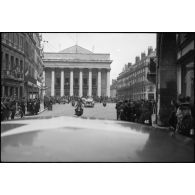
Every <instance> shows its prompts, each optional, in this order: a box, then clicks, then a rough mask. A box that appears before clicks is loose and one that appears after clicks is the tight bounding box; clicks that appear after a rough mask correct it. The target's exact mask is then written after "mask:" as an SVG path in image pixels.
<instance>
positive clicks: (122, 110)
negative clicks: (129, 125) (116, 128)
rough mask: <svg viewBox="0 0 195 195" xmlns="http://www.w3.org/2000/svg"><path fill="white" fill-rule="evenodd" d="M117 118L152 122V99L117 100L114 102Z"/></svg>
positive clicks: (153, 104)
mask: <svg viewBox="0 0 195 195" xmlns="http://www.w3.org/2000/svg"><path fill="white" fill-rule="evenodd" d="M115 108H116V113H117V120H123V121H130V122H137V123H143V124H145V123H147V124H149V125H151V124H152V114H153V111H154V108H155V102H154V100H138V101H133V100H119V101H117V103H116V107H115Z"/></svg>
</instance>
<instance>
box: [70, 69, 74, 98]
mask: <svg viewBox="0 0 195 195" xmlns="http://www.w3.org/2000/svg"><path fill="white" fill-rule="evenodd" d="M70 96H73V69H70Z"/></svg>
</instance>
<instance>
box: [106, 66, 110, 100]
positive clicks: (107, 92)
mask: <svg viewBox="0 0 195 195" xmlns="http://www.w3.org/2000/svg"><path fill="white" fill-rule="evenodd" d="M106 84H107V88H106V96H108V97H110V69H109V70H107V82H106Z"/></svg>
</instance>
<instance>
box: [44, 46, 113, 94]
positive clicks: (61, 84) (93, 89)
mask: <svg viewBox="0 0 195 195" xmlns="http://www.w3.org/2000/svg"><path fill="white" fill-rule="evenodd" d="M43 63H44V71H43V78H44V83H43V85H44V87H45V92H44V94H45V95H48V96H55V97H62V96H79V97H83V96H84V97H85V96H93V97H95V96H98V97H100V96H108V97H110V70H111V68H110V65H111V63H112V60H110V54H105V53H93V52H91V51H89V50H87V49H85V48H82V47H80V46H78V45H75V46H72V47H70V48H67V49H64V50H62V51H60V52H57V53H44V58H43Z"/></svg>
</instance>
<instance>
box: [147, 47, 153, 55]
mask: <svg viewBox="0 0 195 195" xmlns="http://www.w3.org/2000/svg"><path fill="white" fill-rule="evenodd" d="M152 52H153V49H152V47H151V46H150V47H148V56H149V55H150V54H151V53H152Z"/></svg>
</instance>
